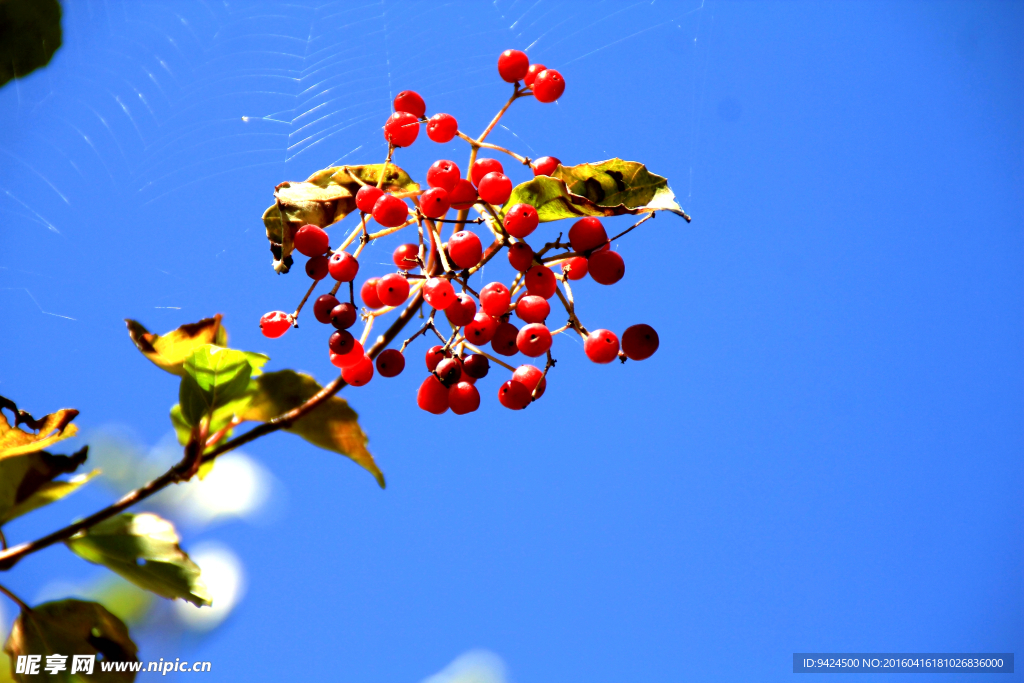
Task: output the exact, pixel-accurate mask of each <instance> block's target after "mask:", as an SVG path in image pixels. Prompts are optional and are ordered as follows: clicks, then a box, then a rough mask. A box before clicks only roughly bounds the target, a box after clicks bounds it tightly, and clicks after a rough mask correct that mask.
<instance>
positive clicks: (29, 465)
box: [0, 446, 99, 525]
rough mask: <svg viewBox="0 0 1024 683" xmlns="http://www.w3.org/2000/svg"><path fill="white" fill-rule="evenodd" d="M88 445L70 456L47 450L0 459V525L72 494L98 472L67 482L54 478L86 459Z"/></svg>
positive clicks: (71, 469)
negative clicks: (55, 453)
mask: <svg viewBox="0 0 1024 683" xmlns="http://www.w3.org/2000/svg"><path fill="white" fill-rule="evenodd" d="M88 452H89V447H88V446H83V447H82V449H81V450H79V451H78V452H77V453H75V454H73V455H70V456H69V455H52V454H50V453H47V452H46V451H39V452H36V453H29V454H28V455H19V456H17V457H13V458H5V459H4V460H0V525H2V524H5V523H7V522H9V521H10V520H12V519H14V518H16V517H20V516H22V515H24V514H26V513H28V512H31V511H32V510H35V509H37V508H40V507H43V506H44V505H49V504H50V503H52V502H54V501H57V500H60V499H61V498H63V497H64V496H66V495H68V494H70V493H73V492H74V491H75V490H77V489H78V488H79V487H80V486H82V485H83V484H85V483H86V482H87V481H89V480H90V479H92V478H93V477H94V476H96V475H97V474H99V470H93V471H92V472H90V473H88V474H83V475H79V476H77V477H74V478H72V479H71V480H69V481H57V480H56V478H57V477H59V476H60V475H62V474H70V473H71V472H74V471H75V470H76V469H78V467H79V466H80V465H81V464H82V463H84V462H85V459H86V457H87V453H88Z"/></svg>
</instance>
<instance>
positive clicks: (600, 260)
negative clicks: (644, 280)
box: [587, 250, 626, 285]
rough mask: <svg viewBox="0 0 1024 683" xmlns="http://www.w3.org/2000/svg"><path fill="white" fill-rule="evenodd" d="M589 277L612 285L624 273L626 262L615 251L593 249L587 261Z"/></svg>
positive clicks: (603, 283)
mask: <svg viewBox="0 0 1024 683" xmlns="http://www.w3.org/2000/svg"><path fill="white" fill-rule="evenodd" d="M587 269H588V270H589V272H590V277H592V278H594V281H595V282H598V283H600V284H602V285H614V284H615V283H616V282H618V281H619V280H621V279H622V276H623V275H625V274H626V264H625V263H624V262H623V260H622V257H621V256H619V253H618V252H616V251H611V250H608V251H595V252H594V253H593V254H591V255H590V259H589V260H588V261H587Z"/></svg>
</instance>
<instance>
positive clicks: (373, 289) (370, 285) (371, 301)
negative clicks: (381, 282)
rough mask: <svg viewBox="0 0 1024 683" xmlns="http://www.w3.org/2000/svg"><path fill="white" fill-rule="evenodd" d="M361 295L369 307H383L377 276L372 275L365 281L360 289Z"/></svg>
mask: <svg viewBox="0 0 1024 683" xmlns="http://www.w3.org/2000/svg"><path fill="white" fill-rule="evenodd" d="M359 297H360V298H361V299H362V300H363V303H364V304H366V307H367V308H383V307H384V304H383V303H381V300H380V297H379V296H377V278H375V277H371V278H369V279H367V280H366V282H364V283H363V286H362V287H361V288H360V289H359Z"/></svg>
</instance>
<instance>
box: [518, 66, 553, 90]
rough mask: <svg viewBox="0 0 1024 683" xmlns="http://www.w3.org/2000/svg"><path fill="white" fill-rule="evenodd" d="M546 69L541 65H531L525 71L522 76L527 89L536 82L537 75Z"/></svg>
mask: <svg viewBox="0 0 1024 683" xmlns="http://www.w3.org/2000/svg"><path fill="white" fill-rule="evenodd" d="M546 68H547V67H546V66H544V65H543V64H531V65H530V67H529V68H528V69H527V70H526V75H525V76H523V83H524V84H525V85H526V87H527V88H530V87H533V82H534V81H535V80H537V74H539V73H540V72H541V71H543V70H544V69H546Z"/></svg>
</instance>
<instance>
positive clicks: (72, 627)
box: [4, 600, 139, 683]
mask: <svg viewBox="0 0 1024 683" xmlns="http://www.w3.org/2000/svg"><path fill="white" fill-rule="evenodd" d="M4 651H5V652H7V654H8V655H9V656H10V657H11V660H12V661H17V659H18V656H19V655H42V661H41V662H40V667H39V675H31V674H30V675H27V676H23V675H21V674H15V676H16V677H17V679H18V680H21V681H34V680H36V681H55V682H59V683H81V682H82V681H85V680H89V681H96V682H97V683H130V682H131V681H133V680H135V673H134V672H113V671H108V672H103V671H101V670H100V665H99V661H100V660H101V661H105V662H137V661H139V659H138V652H139V648H138V647H136V645H135V643H133V642H132V639H131V637H130V636H129V635H128V628H127V627H126V626H125V625H124V622H122V621H121V620H120V619H118V618H117V617H115V616H114V615H113V614H111V613H110V612H108V611H107V609H106V608H105V607H103V605H101V604H99V603H96V602H86V601H84V600H58V601H56V602H46V603H43V604H41V605H37V606H36V607H33V608H32V611H31V612H27V611H25V610H22V612H21V614H20V615H19V616H18V618H17V619H16V620H15V622H14V625H13V626H12V627H11V635H10V636H9V637H8V638H7V642H6V643H5V644H4ZM48 655H64V656H66V657H67V660H66V665H67V668H66V669H65V670H64V671H61V672H59V673H56V674H47V673H46V672H45V666H46V657H47V656H48ZM74 655H92V656H94V657H96V658H97V661H96V663H95V665H94V668H93V673H92V675H90V676H88V677H86V676H83V675H82V674H81V673H75V674H72V673H71V668H72V662H73V660H74Z"/></svg>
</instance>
